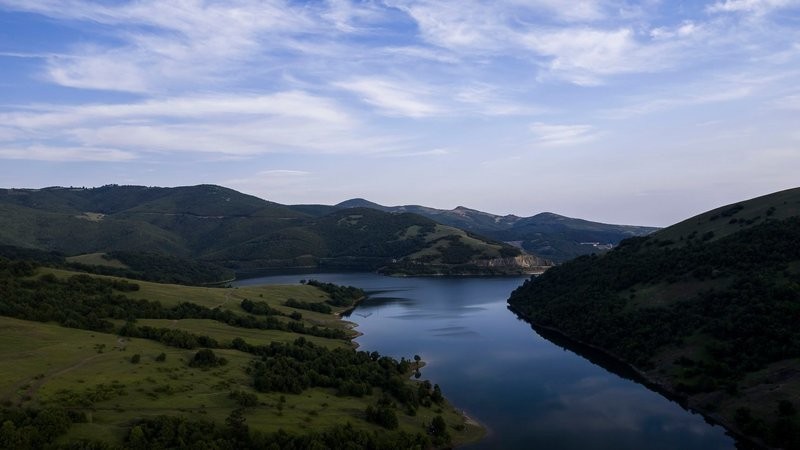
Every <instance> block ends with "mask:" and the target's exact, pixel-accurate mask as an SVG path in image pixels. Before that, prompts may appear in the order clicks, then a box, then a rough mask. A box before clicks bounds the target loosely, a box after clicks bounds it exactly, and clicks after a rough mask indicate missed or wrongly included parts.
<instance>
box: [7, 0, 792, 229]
mask: <svg viewBox="0 0 800 450" xmlns="http://www.w3.org/2000/svg"><path fill="white" fill-rule="evenodd" d="M0 68H2V69H0V186H2V187H44V186H52V185H65V186H99V185H103V184H109V183H117V184H141V185H157V186H177V185H189V184H199V183H214V184H221V185H224V186H228V187H231V188H234V189H237V190H240V191H243V192H246V193H250V194H254V195H257V196H259V197H262V198H266V199H268V200H273V201H277V202H281V203H327V204H331V203H337V202H339V201H342V200H345V199H348V198H351V197H365V198H368V199H370V200H373V201H376V202H379V203H382V204H388V205H397V204H423V205H427V206H433V207H439V208H448V209H449V208H453V207H455V206H458V205H464V206H468V207H471V208H476V209H481V210H484V211H489V212H493V213H498V214H507V213H513V214H517V215H525V216H527V215H532V214H535V213H538V212H542V211H552V212H556V213H559V214H564V215H569V216H573V217H581V218H586V219H591V220H599V221H605V222H614V223H630V224H642V225H668V224H670V223H673V222H676V221H679V220H682V219H684V218H686V217H689V216H691V215H694V214H696V213H699V212H702V211H704V210H707V209H710V208H713V207H716V206H719V205H722V204H725V203H730V202H734V201H737V200H740V199H744V198H750V197H754V196H757V195H762V194H766V193H769V192H773V191H776V190H780V189H785V188H790V187H796V186H798V185H800V182H798V180H800V177H798V174H800V1H798V0H710V1H667V0H661V1H660V0H642V1H624V0H572V1H562V0H497V1H476V0H458V1H449V0H430V1H427V0H374V1H351V0H330V1H313V2H300V1H286V0H229V1H202V0H171V1H162V0H138V1H115V0H107V1H84V0H0Z"/></svg>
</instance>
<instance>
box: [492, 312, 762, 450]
mask: <svg viewBox="0 0 800 450" xmlns="http://www.w3.org/2000/svg"><path fill="white" fill-rule="evenodd" d="M507 306H508V309H509V310H510V311H511V312H513V313H514V314H516V315H517V317H518V318H520V319H522V320H524V321H525V322H526V323H527V324H529V325H530V326H531V328H533V330H534V332H536V333H537V334H539V335H540V336H541V337H542V338H544V339H547V340H548V341H551V342H552V343H554V344H555V345H558V346H560V347H562V348H564V349H566V350H569V351H571V352H573V353H575V354H577V355H579V356H581V357H582V358H586V359H588V360H589V361H590V362H592V363H593V364H597V365H599V366H601V367H603V368H604V369H606V370H609V371H610V372H613V373H614V374H616V375H618V376H621V377H623V378H628V379H631V380H633V381H635V382H637V383H639V384H641V385H643V386H645V387H647V388H648V389H650V390H651V391H653V392H656V393H657V394H659V395H661V396H663V397H665V398H667V399H668V400H670V401H674V402H675V403H677V404H679V405H680V406H681V407H682V408H684V409H685V410H687V411H691V412H693V413H696V414H700V415H701V416H702V417H703V419H705V421H706V422H708V423H711V424H713V425H718V426H721V427H722V428H724V429H725V432H726V433H727V434H728V435H729V436H731V437H732V438H734V440H736V441H738V442H736V444H746V445H749V446H752V447H755V448H759V449H769V448H770V447H768V446H766V445H765V444H764V443H763V442H758V441H756V440H754V439H753V438H751V437H749V436H747V435H745V434H744V433H742V432H741V431H739V430H738V429H736V428H734V427H733V425H732V424H731V423H729V422H728V421H726V420H724V419H723V418H722V417H720V416H719V414H717V413H713V412H711V411H708V410H706V409H705V408H702V407H699V406H695V405H690V401H691V397H690V396H688V395H686V394H682V393H679V392H676V391H674V390H673V389H672V388H671V386H670V385H668V384H667V383H666V382H664V381H660V380H658V379H655V378H654V377H652V376H651V375H648V374H647V373H646V372H644V371H642V370H640V369H638V368H637V367H635V366H634V365H632V364H630V363H628V362H627V361H625V360H624V359H622V358H621V357H619V356H617V355H615V354H614V353H613V352H610V351H608V350H606V349H604V348H602V347H598V346H596V345H593V344H590V343H588V342H583V341H581V340H578V339H575V338H572V337H571V336H569V335H567V334H564V333H563V332H561V331H560V330H559V329H557V328H554V327H549V326H544V325H540V324H537V323H535V322H534V321H533V320H531V319H530V318H529V317H528V316H526V315H525V314H523V313H521V312H520V311H518V310H517V309H516V308H514V306H513V305H511V304H507ZM547 334H551V335H555V337H556V338H557V340H560V341H562V342H563V343H564V344H565V345H562V343H559V342H554V341H553V340H551V339H550V338H548V337H547V336H546V335H547ZM551 337H552V336H551ZM581 350H583V351H581ZM587 350H588V352H587ZM590 352H594V353H596V354H599V355H602V356H603V357H604V358H606V359H607V360H610V361H611V362H613V363H614V364H603V362H602V361H598V360H597V358H594V359H593V358H592V357H591V355H589V354H587V353H590ZM606 362H609V361H606ZM612 366H616V367H612ZM620 368H621V369H623V370H622V373H620V371H619V369H620Z"/></svg>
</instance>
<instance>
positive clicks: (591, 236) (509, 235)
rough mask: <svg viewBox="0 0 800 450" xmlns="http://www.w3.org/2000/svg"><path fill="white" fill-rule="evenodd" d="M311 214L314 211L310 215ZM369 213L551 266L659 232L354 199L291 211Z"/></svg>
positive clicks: (562, 218)
mask: <svg viewBox="0 0 800 450" xmlns="http://www.w3.org/2000/svg"><path fill="white" fill-rule="evenodd" d="M312 206H313V208H315V209H312ZM354 206H357V207H366V208H374V209H377V210H380V211H384V212H392V213H401V212H411V213H415V214H419V215H422V216H425V217H428V218H430V219H433V220H436V221H438V222H440V223H443V224H445V225H450V226H453V227H457V228H461V229H463V230H467V231H470V232H474V233H477V234H480V235H484V236H487V237H490V238H492V239H496V240H499V241H503V242H509V243H513V244H514V245H516V246H518V247H520V248H522V249H523V250H525V251H527V252H528V253H531V254H534V255H537V256H539V257H542V258H546V259H550V260H553V261H555V262H564V261H567V260H569V259H571V258H574V257H576V256H580V255H584V254H591V253H596V252H601V251H605V250H606V249H608V248H611V247H613V246H615V245H617V244H619V242H620V241H621V240H623V239H625V238H628V237H631V236H642V235H646V234H649V233H652V232H654V231H656V230H658V228H656V227H646V226H635V225H616V224H606V223H601V222H593V221H589V220H585V219H577V218H572V217H567V216H562V215H559V214H556V213H552V212H540V213H537V214H534V215H532V216H529V217H520V216H516V215H513V214H506V215H497V214H492V213H487V212H484V211H480V210H477V209H472V208H469V207H466V206H457V207H456V208H453V209H450V210H446V209H437V208H431V207H427V206H422V205H401V206H385V205H380V204H378V203H375V202H372V201H369V200H366V199H363V198H353V199H349V200H345V201H343V202H340V203H338V204H336V205H332V206H329V207H328V208H325V207H324V206H323V205H292V206H291V207H292V208H297V210H304V211H308V212H317V213H321V212H328V211H331V210H334V209H337V208H347V207H354Z"/></svg>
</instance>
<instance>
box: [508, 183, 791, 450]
mask: <svg viewBox="0 0 800 450" xmlns="http://www.w3.org/2000/svg"><path fill="white" fill-rule="evenodd" d="M509 303H510V307H511V308H512V309H513V310H514V311H515V312H517V313H518V314H519V315H520V316H521V317H523V318H524V319H526V320H528V321H529V322H531V323H532V324H533V325H534V327H537V326H538V327H543V328H547V329H552V330H555V331H558V332H560V333H562V334H564V335H565V336H567V337H569V338H572V339H574V340H577V341H579V342H582V343H586V344H589V345H591V346H594V347H598V348H600V349H602V350H604V351H606V352H608V353H610V354H612V355H614V356H616V357H617V358H619V359H621V360H623V361H625V362H627V363H629V364H631V365H632V366H633V367H634V368H636V369H637V370H639V371H640V373H641V374H642V375H643V376H644V377H645V378H646V379H648V380H649V381H650V382H652V383H654V384H656V385H658V386H660V387H661V388H662V389H664V390H666V391H668V392H671V393H673V394H675V395H678V396H679V397H681V398H683V399H684V401H686V403H687V404H688V405H689V406H691V407H692V408H694V409H697V410H700V411H703V412H704V413H706V414H707V415H708V416H709V417H711V418H713V419H715V420H717V421H720V422H721V423H723V424H724V425H726V426H727V427H728V428H729V429H731V430H734V431H735V432H737V433H739V434H740V435H743V436H746V437H747V438H749V439H751V440H753V441H754V442H759V443H762V444H764V443H766V444H768V445H770V446H779V447H784V448H800V416H798V414H797V408H798V407H800V359H799V358H800V327H798V323H800V189H792V190H788V191H783V192H778V193H775V194H772V195H768V196H764V197H760V198H756V199H752V200H749V201H743V202H740V203H737V204H734V205H728V206H725V207H722V208H718V209H716V210H713V211H709V212H708V213H705V214H701V215H699V216H697V217H693V218H691V219H689V220H687V221H684V222H681V223H679V224H677V225H675V226H673V227H669V228H666V229H664V230H662V231H659V232H657V233H655V234H653V235H651V236H648V237H638V238H632V239H629V240H627V241H623V243H622V244H620V246H619V247H618V248H617V249H615V250H613V251H611V252H609V253H607V254H605V255H602V256H591V257H590V256H585V257H580V258H577V259H575V260H573V261H570V262H568V263H565V264H563V265H562V266H560V267H557V268H554V269H552V270H550V271H548V272H547V273H545V274H544V275H542V276H541V277H539V278H537V279H531V280H528V281H527V282H526V283H525V284H524V285H523V286H521V287H520V288H518V289H517V290H516V291H515V292H514V293H513V294H512V295H511V298H510V299H509Z"/></svg>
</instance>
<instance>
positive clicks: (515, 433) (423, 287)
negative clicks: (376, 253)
mask: <svg viewBox="0 0 800 450" xmlns="http://www.w3.org/2000/svg"><path fill="white" fill-rule="evenodd" d="M301 279H316V280H320V281H325V282H331V283H337V284H344V285H352V286H357V287H360V288H362V289H364V290H367V291H368V292H370V291H371V295H370V298H369V299H368V300H367V301H365V302H363V303H362V304H361V305H359V306H358V308H357V309H356V310H355V311H354V312H353V314H351V315H350V317H349V318H348V320H350V321H352V322H355V323H357V324H358V328H357V330H358V331H360V332H361V333H363V335H362V336H360V337H359V338H358V339H356V342H357V343H358V344H359V349H360V350H367V351H378V352H380V353H382V354H385V355H389V356H393V357H395V358H398V359H399V358H400V357H403V356H404V357H406V358H409V359H410V358H412V357H413V356H414V355H415V354H418V355H420V356H422V359H423V360H424V361H425V362H426V363H427V365H426V366H425V367H424V368H423V370H422V378H423V379H428V380H431V382H432V383H438V384H439V386H440V387H441V388H442V391H443V393H444V395H445V396H446V397H447V398H448V399H449V400H450V401H451V402H452V403H453V404H454V405H455V406H456V407H457V408H459V409H463V410H465V411H466V412H467V413H468V414H469V415H470V416H471V417H473V418H475V419H477V420H478V421H480V422H481V423H483V424H484V425H485V426H486V427H488V428H489V429H490V434H489V436H488V437H487V438H486V439H484V440H483V441H481V442H480V443H478V444H476V445H472V446H469V447H468V448H470V449H514V448H520V449H523V448H524V449H548V450H555V449H581V450H583V449H651V450H652V449H702V450H713V449H733V448H735V443H734V441H733V439H732V438H730V437H729V436H727V435H726V434H725V431H724V429H723V428H721V427H719V426H712V425H709V424H708V423H706V421H705V420H704V419H703V417H702V416H700V415H697V414H693V413H691V412H688V411H686V410H684V409H683V408H682V407H681V406H680V405H678V404H677V403H674V402H672V401H670V400H668V399H666V398H664V397H662V396H661V395H659V394H657V393H655V392H652V391H650V390H648V389H647V388H646V387H644V386H642V385H640V384H637V383H635V382H633V381H631V380H628V379H625V378H622V377H619V376H617V375H615V374H613V373H611V372H609V371H607V370H606V369H604V368H602V367H600V366H597V365H595V364H593V363H591V362H589V361H588V360H587V359H584V358H583V357H581V356H578V355H576V354H575V353H572V352H571V351H568V350H564V349H563V348H561V347H559V346H558V345H556V344H553V343H551V342H550V341H548V340H546V339H544V338H542V337H541V336H539V335H538V334H537V333H536V332H535V331H534V330H533V329H532V328H531V327H530V326H529V325H528V324H526V323H525V322H523V321H521V320H519V319H517V317H516V315H514V313H512V312H511V311H509V310H508V309H507V308H506V300H507V299H508V296H509V294H510V292H511V291H512V290H513V289H514V288H516V287H517V286H519V285H520V284H521V283H522V281H523V280H524V278H390V277H384V276H380V275H376V274H371V273H355V274H354V273H347V274H325V273H319V274H302V275H279V276H269V277H264V278H253V279H247V280H240V281H238V282H236V283H235V284H236V285H240V286H244V285H254V284H292V283H297V282H299V280H301Z"/></svg>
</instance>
